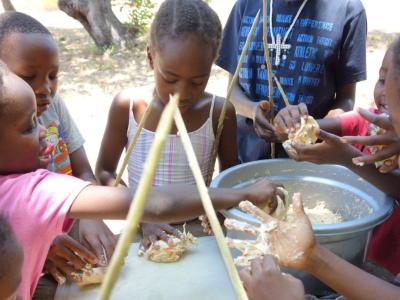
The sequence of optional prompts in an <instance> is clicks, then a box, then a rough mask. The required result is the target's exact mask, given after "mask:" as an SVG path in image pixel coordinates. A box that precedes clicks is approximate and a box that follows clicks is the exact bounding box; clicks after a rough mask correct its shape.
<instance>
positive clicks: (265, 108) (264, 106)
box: [259, 100, 271, 112]
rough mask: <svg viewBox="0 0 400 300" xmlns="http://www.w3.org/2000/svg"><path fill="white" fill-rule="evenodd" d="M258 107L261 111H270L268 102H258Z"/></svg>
mask: <svg viewBox="0 0 400 300" xmlns="http://www.w3.org/2000/svg"><path fill="white" fill-rule="evenodd" d="M259 105H260V108H261V109H262V110H263V111H266V112H268V111H269V110H270V109H271V104H270V103H269V101H266V100H264V101H260V103H259Z"/></svg>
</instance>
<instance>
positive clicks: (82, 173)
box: [69, 146, 97, 184]
mask: <svg viewBox="0 0 400 300" xmlns="http://www.w3.org/2000/svg"><path fill="white" fill-rule="evenodd" d="M69 158H70V161H71V168H72V175H74V176H75V177H78V178H80V179H82V180H85V181H90V182H91V183H94V184H97V181H96V178H95V176H94V174H93V171H92V168H91V167H90V163H89V160H88V158H87V155H86V152H85V148H84V147H83V146H82V147H80V148H79V149H78V150H76V151H74V152H72V153H70V155H69Z"/></svg>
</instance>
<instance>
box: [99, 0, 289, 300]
mask: <svg viewBox="0 0 400 300" xmlns="http://www.w3.org/2000/svg"><path fill="white" fill-rule="evenodd" d="M266 3H267V0H263V17H264V24H263V43H264V56H265V59H266V65H267V69H268V87H269V101H270V106H271V111H270V116H269V119H270V122H271V124H273V119H274V101H273V94H272V93H273V90H272V89H273V82H272V79H273V78H274V80H275V82H276V84H277V86H278V89H279V91H280V92H281V93H282V96H283V98H284V101H285V104H287V103H288V102H287V98H286V95H285V94H284V91H283V89H282V87H281V86H280V84H279V81H278V80H277V78H276V77H275V76H274V75H273V73H272V66H271V62H270V55H269V48H268V40H267V34H266V33H267V5H266ZM259 17H260V11H258V12H257V15H256V17H255V18H254V22H253V24H252V26H251V29H250V32H249V35H248V36H247V39H246V43H245V46H244V48H243V50H242V53H241V56H240V59H239V62H238V65H237V67H236V71H235V73H234V76H233V78H232V80H231V82H230V84H229V88H228V92H227V96H226V98H225V101H224V105H223V107H222V111H221V114H220V117H219V120H218V127H217V135H216V139H215V143H214V146H213V152H212V159H211V161H210V166H209V169H208V175H207V178H206V182H204V179H203V176H202V173H201V170H200V167H199V164H198V161H197V158H196V155H195V152H194V150H193V147H192V144H191V142H190V138H189V135H188V133H187V130H186V126H185V123H184V122H183V119H182V116H181V114H180V112H179V110H178V109H177V105H178V102H179V95H175V96H172V97H171V98H170V101H169V103H168V104H167V105H166V107H165V109H164V111H163V113H162V115H161V118H160V121H159V124H158V126H157V130H156V134H155V138H154V142H153V144H152V146H151V149H150V153H149V155H148V157H147V159H146V166H147V167H146V168H145V169H144V172H143V174H142V177H141V179H140V182H139V185H138V188H137V190H136V193H135V196H134V199H133V201H132V204H131V207H130V209H129V212H128V216H127V221H128V222H127V225H126V228H125V230H124V231H123V233H122V234H121V237H120V239H119V241H118V244H117V247H116V249H115V253H114V255H113V257H112V259H111V262H110V266H109V268H108V271H107V273H106V275H105V278H104V282H103V284H102V286H101V290H100V296H99V299H100V300H108V299H109V298H110V295H111V292H112V289H113V287H114V285H115V283H116V281H117V279H118V275H119V272H120V270H121V268H122V265H123V262H124V257H125V256H126V255H127V253H128V250H129V246H130V244H131V242H132V241H133V240H134V239H135V237H136V233H137V229H138V225H139V222H140V220H141V218H142V215H143V211H144V207H145V205H146V201H147V197H148V194H149V191H150V188H151V183H152V180H153V177H154V174H155V170H156V168H157V164H158V161H159V159H160V155H161V152H162V150H163V148H164V145H165V141H166V139H167V136H168V134H169V132H170V130H171V127H172V122H173V121H174V120H175V123H176V126H177V128H178V131H179V133H180V135H181V140H182V144H183V147H184V150H185V152H186V155H187V158H188V161H189V166H190V168H191V170H192V172H193V176H194V178H195V182H196V185H197V188H198V190H199V194H200V198H201V201H202V204H203V207H204V210H205V212H206V215H207V217H208V219H209V221H210V225H211V228H212V230H213V232H214V234H215V238H216V240H217V244H218V247H219V249H220V252H221V255H222V257H223V259H224V262H225V266H226V268H227V271H228V274H229V277H230V279H231V282H232V285H233V288H234V290H235V292H236V295H237V297H238V299H240V300H248V297H247V294H246V291H245V290H244V287H243V285H242V283H241V281H240V278H239V274H238V272H237V270H236V267H235V265H234V263H233V259H232V256H231V254H230V251H229V248H228V246H227V244H226V242H225V238H224V235H223V231H222V228H221V225H220V224H219V221H218V218H217V215H216V213H215V210H214V207H213V205H212V202H211V199H210V196H209V195H208V191H207V186H208V185H209V184H210V183H211V180H212V174H213V172H214V166H215V161H216V158H217V154H218V148H219V142H220V138H221V134H222V129H223V123H224V120H225V114H226V110H227V105H228V102H229V101H230V98H231V96H232V91H233V87H234V86H235V84H236V82H237V80H238V77H239V72H240V69H241V67H242V64H243V59H244V57H245V55H246V54H247V50H248V48H249V45H250V41H251V40H252V38H253V35H254V30H255V28H256V26H257V24H258V20H259ZM153 101H154V98H153V100H152V102H153ZM152 102H151V103H149V105H148V107H147V109H146V111H145V113H144V115H143V117H142V119H141V121H140V122H139V125H138V129H137V131H136V132H135V135H134V136H133V138H132V140H131V142H130V143H129V146H128V149H127V151H126V155H125V158H124V161H123V163H122V166H121V168H120V171H119V172H118V175H117V177H116V180H115V183H114V185H115V186H118V185H119V183H120V180H121V177H122V174H123V173H124V171H125V168H126V166H127V164H128V161H129V157H130V155H131V153H132V150H133V148H134V146H135V143H136V141H137V139H138V137H139V134H140V132H141V130H142V128H143V127H144V125H145V123H146V121H147V119H148V117H149V114H150V112H151V107H152ZM271 155H272V157H274V156H275V144H272V145H271Z"/></svg>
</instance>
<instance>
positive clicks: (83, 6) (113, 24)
mask: <svg viewBox="0 0 400 300" xmlns="http://www.w3.org/2000/svg"><path fill="white" fill-rule="evenodd" d="M58 7H59V8H60V9H61V10H62V11H64V12H65V13H66V14H67V15H69V16H71V17H72V18H74V19H76V20H78V21H79V22H80V23H81V24H82V25H83V27H84V28H85V29H86V31H87V32H88V33H89V34H90V36H91V37H92V39H93V40H94V42H95V43H96V45H97V46H98V47H109V46H112V45H115V44H117V45H124V44H125V42H126V41H127V39H129V38H132V37H133V36H132V35H131V34H130V32H129V31H128V29H127V27H126V26H124V25H123V24H122V23H121V22H120V21H119V20H118V18H117V17H116V16H115V14H114V12H113V11H112V9H111V2H110V0H58Z"/></svg>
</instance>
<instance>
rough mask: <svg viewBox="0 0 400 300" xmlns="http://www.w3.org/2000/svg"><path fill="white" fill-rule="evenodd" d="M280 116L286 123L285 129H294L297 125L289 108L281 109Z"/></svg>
mask: <svg viewBox="0 0 400 300" xmlns="http://www.w3.org/2000/svg"><path fill="white" fill-rule="evenodd" d="M280 116H281V118H282V120H283V123H284V124H285V129H289V130H290V129H294V128H295V127H296V121H297V120H296V119H295V120H294V119H293V117H292V115H291V113H290V112H289V110H288V109H287V108H284V109H282V110H281V111H280Z"/></svg>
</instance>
